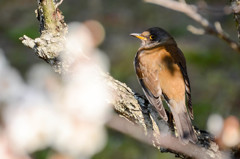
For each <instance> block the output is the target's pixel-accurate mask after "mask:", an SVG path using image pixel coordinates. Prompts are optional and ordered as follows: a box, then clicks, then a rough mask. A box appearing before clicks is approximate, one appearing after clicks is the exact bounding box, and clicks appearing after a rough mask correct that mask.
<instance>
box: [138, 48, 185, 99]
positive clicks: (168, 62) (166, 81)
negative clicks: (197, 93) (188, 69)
mask: <svg viewBox="0 0 240 159" xmlns="http://www.w3.org/2000/svg"><path fill="white" fill-rule="evenodd" d="M140 65H141V66H143V67H141V70H142V73H143V76H144V78H147V79H151V81H152V84H153V83H154V85H156V86H155V89H158V88H159V87H160V88H161V89H162V92H163V93H164V94H165V95H167V97H168V98H169V99H174V100H175V101H176V102H180V101H183V100H184V101H185V83H184V79H183V75H182V73H181V70H180V68H179V66H178V65H177V64H176V63H175V62H174V61H173V58H172V57H171V55H170V53H168V52H166V51H162V52H158V53H157V54H145V55H143V56H142V58H140ZM155 91H156V92H157V90H155Z"/></svg>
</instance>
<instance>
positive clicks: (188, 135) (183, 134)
mask: <svg viewBox="0 0 240 159" xmlns="http://www.w3.org/2000/svg"><path fill="white" fill-rule="evenodd" d="M177 107H182V108H183V109H178V108H177V111H176V109H173V108H172V107H171V112H172V113H173V119H174V121H175V125H176V128H177V133H178V135H179V137H180V138H181V139H182V140H183V141H184V142H188V141H191V142H193V143H196V142H197V140H198V139H197V136H196V134H195V133H194V130H193V127H192V122H191V119H190V117H189V115H188V112H187V110H186V107H185V105H177ZM181 110H184V111H181Z"/></svg>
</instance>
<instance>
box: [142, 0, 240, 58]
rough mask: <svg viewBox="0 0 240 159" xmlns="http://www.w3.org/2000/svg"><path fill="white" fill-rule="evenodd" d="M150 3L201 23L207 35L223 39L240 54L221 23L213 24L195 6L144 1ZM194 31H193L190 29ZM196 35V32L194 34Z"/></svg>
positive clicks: (157, 0)
mask: <svg viewBox="0 0 240 159" xmlns="http://www.w3.org/2000/svg"><path fill="white" fill-rule="evenodd" d="M144 1H145V2H148V3H153V4H157V5H160V6H162V7H165V8H168V9H172V10H175V11H178V12H181V13H184V14H185V15H187V16H188V17H190V18H191V19H193V20H194V21H196V22H197V23H199V24H200V25H201V26H202V27H203V30H204V32H205V33H207V34H211V35H214V36H216V37H218V38H219V39H222V40H223V41H225V42H226V43H227V44H228V45H229V46H230V47H231V48H232V49H233V50H235V51H237V52H238V53H240V45H239V44H238V43H237V42H236V41H234V40H232V39H231V38H230V37H229V36H228V35H227V34H226V33H225V32H224V31H223V30H222V28H221V25H220V23H219V22H214V24H211V23H210V22H209V21H208V20H207V19H206V18H204V17H203V16H201V15H200V14H199V13H198V10H197V7H196V6H194V5H189V4H187V3H185V2H182V1H174V0H144ZM190 31H192V29H190ZM193 33H195V32H193Z"/></svg>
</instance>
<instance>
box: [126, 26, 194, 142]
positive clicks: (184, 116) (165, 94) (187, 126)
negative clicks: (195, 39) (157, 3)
mask: <svg viewBox="0 0 240 159" xmlns="http://www.w3.org/2000/svg"><path fill="white" fill-rule="evenodd" d="M130 35H131V36H133V37H136V38H138V39H140V40H141V45H140V47H139V49H138V51H137V53H136V55H135V59H134V66H135V72H136V74H137V77H138V81H139V83H140V85H141V86H142V89H143V92H144V94H145V96H146V97H147V99H148V101H149V102H150V103H151V105H153V106H154V107H155V108H156V110H157V111H158V113H159V115H160V117H161V118H162V119H163V120H165V121H168V116H167V114H166V111H165V109H164V106H163V102H162V99H163V100H165V102H166V103H167V105H168V107H169V108H170V111H171V113H172V115H173V119H174V123H175V126H176V132H177V134H178V136H179V137H180V139H181V140H182V141H184V142H189V141H191V142H193V143H196V142H197V140H198V139H197V136H196V134H195V132H194V129H193V126H192V121H191V119H192V120H193V109H192V101H191V87H190V81H189V78H188V74H187V67H186V60H185V57H184V54H183V53H182V51H181V50H180V49H179V48H178V46H177V43H176V41H175V40H174V38H173V37H172V36H171V35H170V34H169V33H168V32H167V31H165V30H164V29H162V28H159V27H152V28H149V29H147V30H145V31H143V32H142V33H132V34H130ZM186 102H187V104H186ZM186 105H187V107H186ZM190 118H191V119H190Z"/></svg>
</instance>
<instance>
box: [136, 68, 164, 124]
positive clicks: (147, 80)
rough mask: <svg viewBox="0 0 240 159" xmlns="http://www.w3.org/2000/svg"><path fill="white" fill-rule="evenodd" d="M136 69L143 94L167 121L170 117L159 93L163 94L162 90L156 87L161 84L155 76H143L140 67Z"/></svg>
mask: <svg viewBox="0 0 240 159" xmlns="http://www.w3.org/2000/svg"><path fill="white" fill-rule="evenodd" d="M135 69H136V73H137V76H138V79H139V83H140V84H141V86H142V88H143V92H144V94H145V95H146V97H147V99H148V101H149V102H150V103H151V104H152V105H153V106H154V107H155V108H156V109H157V111H158V113H159V115H160V116H161V117H162V119H163V120H165V121H167V120H168V117H167V114H166V111H165V109H164V107H163V103H162V100H161V95H159V92H161V90H159V89H161V88H160V87H159V88H157V87H156V86H157V85H159V82H158V81H156V79H154V77H153V76H147V77H146V76H143V74H142V72H141V71H140V67H139V65H135Z"/></svg>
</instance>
